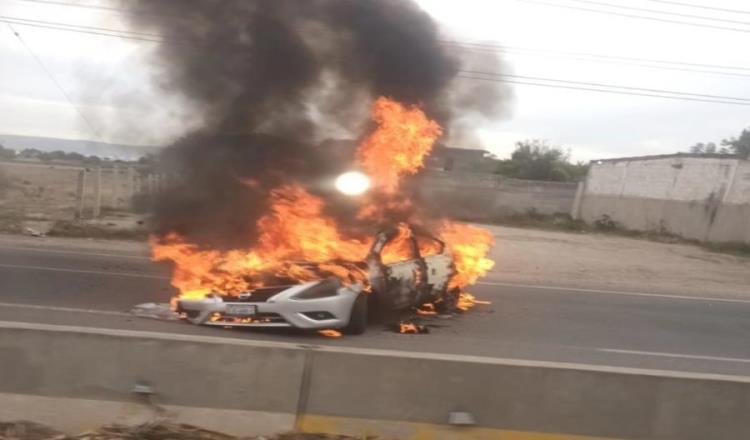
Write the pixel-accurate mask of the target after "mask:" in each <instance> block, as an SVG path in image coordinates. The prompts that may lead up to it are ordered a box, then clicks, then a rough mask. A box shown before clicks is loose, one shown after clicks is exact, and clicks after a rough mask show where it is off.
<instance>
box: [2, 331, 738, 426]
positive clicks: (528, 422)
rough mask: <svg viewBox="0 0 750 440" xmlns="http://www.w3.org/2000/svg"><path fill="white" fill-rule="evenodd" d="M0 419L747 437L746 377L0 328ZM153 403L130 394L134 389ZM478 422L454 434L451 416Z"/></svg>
mask: <svg viewBox="0 0 750 440" xmlns="http://www.w3.org/2000/svg"><path fill="white" fill-rule="evenodd" d="M0 378H2V379H1V380H0V420H12V419H27V420H35V421H38V422H42V423H49V424H51V425H54V426H57V427H59V428H62V429H64V430H67V431H69V432H76V431H83V430H86V429H90V428H93V427H95V426H97V425H101V424H105V423H111V422H119V423H138V422H142V421H144V420H148V419H149V418H153V417H164V416H166V417H170V418H173V419H176V420H178V421H183V422H188V423H193V424H198V425H201V426H204V427H206V428H209V429H215V430H219V431H224V432H228V433H232V434H236V435H245V436H248V435H252V434H266V433H271V432H280V431H289V430H292V429H297V430H301V431H304V432H324V433H330V434H353V435H362V436H364V435H373V436H380V437H383V438H399V439H403V440H411V439H414V440H416V439H426V438H429V439H445V440H449V439H450V440H453V439H467V438H472V439H492V438H502V439H505V440H524V439H526V440H528V439H532V438H533V439H537V440H573V439H575V440H595V439H599V440H604V439H633V440H641V439H643V440H645V439H650V440H706V439H725V438H726V439H735V438H736V439H741V438H747V434H748V433H750V419H748V418H747V414H748V412H750V379H748V378H743V377H733V376H719V375H700V374H687V373H676V372H665V371H653V370H636V369H628V368H612V367H594V366H587V365H576V364H559V363H549V362H537V361H518V360H507V359H495V358H485V357H476V356H458V355H441V354H429V353H411V352H398V351H386V350H368V349H354V348H344V347H315V346H298V345H295V344H287V343H278V342H274V343H272V342H264V341H249V340H243V339H236V338H226V337H225V338H218V337H206V336H187V335H177V334H164V333H148V332H137V331H128V330H105V329H94V328H76V327H66V326H55V325H44V324H31V323H20V322H0ZM137 383H141V384H149V385H150V386H152V387H153V390H154V392H155V394H153V395H152V396H150V397H148V398H145V397H140V398H139V397H136V396H135V395H134V394H133V393H132V390H133V386H134V385H135V384H137ZM456 411H461V412H467V413H470V414H471V415H472V416H473V417H474V419H475V421H476V424H475V425H473V426H463V427H459V426H451V425H449V424H448V417H449V414H450V413H451V412H456Z"/></svg>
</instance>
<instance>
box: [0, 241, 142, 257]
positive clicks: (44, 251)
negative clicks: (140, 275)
mask: <svg viewBox="0 0 750 440" xmlns="http://www.w3.org/2000/svg"><path fill="white" fill-rule="evenodd" d="M6 249H7V250H12V251H25V252H39V253H42V254H68V255H86V256H91V257H116V258H133V259H138V260H146V261H151V258H150V257H147V256H145V255H124V254H108V253H102V252H77V251H63V250H59V249H36V248H28V247H18V246H4V245H2V244H1V243H0V250H6Z"/></svg>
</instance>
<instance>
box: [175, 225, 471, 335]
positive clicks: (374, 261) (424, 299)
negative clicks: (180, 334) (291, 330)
mask: <svg viewBox="0 0 750 440" xmlns="http://www.w3.org/2000/svg"><path fill="white" fill-rule="evenodd" d="M410 229H411V232H412V233H411V234H410V237H409V239H408V243H407V245H408V246H409V248H410V256H409V258H408V259H405V260H403V261H397V262H394V263H389V264H384V263H383V259H382V255H383V253H384V251H387V248H388V245H389V244H391V243H392V242H393V240H394V238H396V237H397V236H398V230H397V229H396V228H392V229H388V230H384V231H381V232H380V233H378V234H377V236H376V237H375V241H374V243H373V245H372V247H371V249H370V252H369V253H368V255H367V258H366V260H365V261H364V262H362V263H353V264H359V265H361V266H362V268H365V267H366V268H367V271H368V281H369V289H368V291H367V292H366V291H365V289H366V288H365V286H364V285H362V284H360V283H354V284H350V285H343V284H342V283H341V282H340V281H339V280H338V279H335V278H329V279H324V280H320V281H313V282H309V283H303V284H295V285H280V286H268V287H259V288H257V289H254V290H251V291H248V292H244V293H241V294H240V295H238V296H232V297H229V296H221V295H208V296H207V297H205V298H203V299H199V300H194V299H190V300H189V299H181V300H178V301H177V309H176V310H177V312H178V313H180V314H181V315H182V316H184V317H185V318H186V319H187V320H189V321H190V322H192V323H194V324H203V325H216V326H222V327H225V326H242V327H296V328H300V329H339V330H342V331H344V332H345V333H349V334H361V333H363V332H364V331H365V329H366V327H367V321H368V315H369V314H370V313H372V312H379V313H381V314H389V313H399V312H403V311H405V310H410V309H413V308H416V307H419V306H420V305H422V304H425V303H435V304H436V305H438V306H439V307H440V308H443V309H446V310H451V309H452V308H453V307H454V306H455V300H456V295H457V292H449V289H448V283H449V281H450V279H451V277H452V276H453V275H454V273H455V267H454V264H453V258H452V256H451V255H450V254H449V253H448V252H447V251H446V247H445V244H444V243H443V242H442V241H440V240H438V239H437V238H435V237H433V236H432V235H430V234H428V233H426V232H425V231H423V230H421V229H419V228H415V227H410ZM423 240H424V241H425V243H422V241H423ZM420 248H422V249H427V248H429V249H432V253H431V254H429V255H421V254H420V252H419V249H420Z"/></svg>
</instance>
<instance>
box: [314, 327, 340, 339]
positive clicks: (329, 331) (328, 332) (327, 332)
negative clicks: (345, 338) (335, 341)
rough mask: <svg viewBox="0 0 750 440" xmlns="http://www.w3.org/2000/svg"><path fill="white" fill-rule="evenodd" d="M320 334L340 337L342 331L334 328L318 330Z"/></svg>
mask: <svg viewBox="0 0 750 440" xmlns="http://www.w3.org/2000/svg"><path fill="white" fill-rule="evenodd" d="M318 334H319V335H321V336H325V337H326V338H340V337H341V332H340V331H338V330H332V329H324V330H318Z"/></svg>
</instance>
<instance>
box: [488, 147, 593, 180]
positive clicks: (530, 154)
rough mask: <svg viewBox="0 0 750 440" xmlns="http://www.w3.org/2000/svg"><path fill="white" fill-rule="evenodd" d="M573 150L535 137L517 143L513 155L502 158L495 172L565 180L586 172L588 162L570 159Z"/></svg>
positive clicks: (578, 176) (516, 176) (511, 175)
mask: <svg viewBox="0 0 750 440" xmlns="http://www.w3.org/2000/svg"><path fill="white" fill-rule="evenodd" d="M569 158H570V154H569V152H567V151H564V150H563V149H562V148H560V147H558V146H553V145H549V144H548V143H547V142H546V141H542V140H538V139H532V140H525V141H521V142H518V143H516V149H515V150H514V151H513V154H512V155H511V157H510V159H507V160H501V161H500V162H499V164H498V168H497V171H496V173H497V174H501V175H504V176H508V177H513V178H516V179H527V180H551V181H558V182H565V181H570V180H576V179H579V178H581V177H583V176H585V175H586V172H587V171H588V165H586V164H584V163H581V162H579V163H577V164H572V163H570V160H569Z"/></svg>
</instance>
